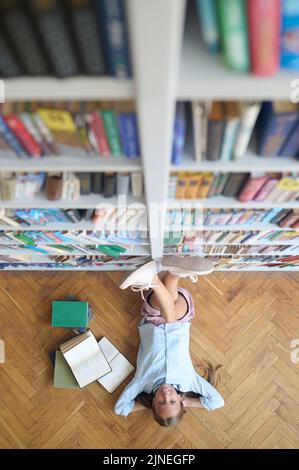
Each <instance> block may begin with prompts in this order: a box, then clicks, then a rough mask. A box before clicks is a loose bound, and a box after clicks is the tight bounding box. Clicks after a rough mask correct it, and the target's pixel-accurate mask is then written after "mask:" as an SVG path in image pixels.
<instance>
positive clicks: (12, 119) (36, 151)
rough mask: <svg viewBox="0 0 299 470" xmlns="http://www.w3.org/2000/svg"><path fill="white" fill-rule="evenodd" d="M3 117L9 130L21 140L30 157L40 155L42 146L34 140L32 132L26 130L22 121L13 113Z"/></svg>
mask: <svg viewBox="0 0 299 470" xmlns="http://www.w3.org/2000/svg"><path fill="white" fill-rule="evenodd" d="M4 119H5V121H6V124H7V125H8V126H9V127H10V129H11V131H12V132H13V133H14V134H15V135H16V137H17V138H18V140H19V141H20V142H21V144H22V145H23V147H24V148H25V150H26V152H27V153H28V154H29V155H30V156H31V157H40V156H41V155H42V148H41V146H40V145H39V144H38V142H36V140H35V139H34V137H33V136H32V134H30V132H28V130H27V129H26V126H25V125H24V123H23V121H22V120H21V119H20V118H19V117H18V116H15V115H9V116H5V117H4Z"/></svg>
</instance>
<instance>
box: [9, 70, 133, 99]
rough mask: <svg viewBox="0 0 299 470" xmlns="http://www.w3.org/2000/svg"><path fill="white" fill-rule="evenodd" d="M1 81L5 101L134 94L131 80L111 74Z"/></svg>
mask: <svg viewBox="0 0 299 470" xmlns="http://www.w3.org/2000/svg"><path fill="white" fill-rule="evenodd" d="M4 83H5V98H6V101H9V100H43V101H49V100H73V99H76V100H100V99H106V100H108V99H109V100H117V99H132V98H134V95H135V90H134V82H133V80H122V79H116V78H112V77H89V76H80V77H72V78H64V79H60V78H52V77H37V78H35V77H21V78H10V79H7V80H5V82H4Z"/></svg>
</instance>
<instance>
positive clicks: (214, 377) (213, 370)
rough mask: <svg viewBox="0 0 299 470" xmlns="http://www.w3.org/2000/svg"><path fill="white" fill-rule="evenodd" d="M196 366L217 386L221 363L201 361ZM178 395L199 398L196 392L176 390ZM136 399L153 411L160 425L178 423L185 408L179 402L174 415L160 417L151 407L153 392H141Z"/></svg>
mask: <svg viewBox="0 0 299 470" xmlns="http://www.w3.org/2000/svg"><path fill="white" fill-rule="evenodd" d="M197 368H198V370H199V373H200V375H201V376H202V377H203V378H204V379H205V380H206V381H207V382H209V383H210V384H211V385H212V386H213V387H217V386H218V385H219V384H220V383H221V372H222V370H221V369H222V365H218V366H213V364H211V362H209V361H203V362H202V363H201V364H198V365H197ZM177 393H178V394H179V395H181V397H182V399H183V398H184V397H188V398H199V397H200V395H199V394H198V393H194V392H185V393H182V392H177ZM136 399H137V400H138V401H139V402H140V403H141V404H142V405H143V406H144V407H145V408H148V409H150V410H152V411H153V415H154V418H155V420H156V421H157V423H159V424H160V426H166V427H168V426H174V425H176V424H178V423H179V422H180V421H181V419H182V417H183V415H184V414H185V413H186V410H185V409H184V407H183V403H181V408H180V411H179V413H178V414H177V415H176V416H173V417H172V418H161V416H159V415H158V414H157V413H156V411H155V409H154V407H153V399H154V394H153V393H145V392H142V393H140V394H139V395H138V396H137V397H136Z"/></svg>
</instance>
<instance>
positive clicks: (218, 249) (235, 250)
mask: <svg viewBox="0 0 299 470" xmlns="http://www.w3.org/2000/svg"><path fill="white" fill-rule="evenodd" d="M298 248H299V247H298V246H297V245H295V246H290V245H214V246H213V245H204V246H203V249H202V253H204V254H211V255H212V254H213V255H221V254H232V255H242V254H247V255H251V254H252V253H253V254H256V253H263V254H266V253H274V252H280V253H283V252H284V251H287V252H297V250H298Z"/></svg>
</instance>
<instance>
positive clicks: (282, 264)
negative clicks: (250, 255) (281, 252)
mask: <svg viewBox="0 0 299 470" xmlns="http://www.w3.org/2000/svg"><path fill="white" fill-rule="evenodd" d="M227 258H228V257H227V256H226V257H224V258H222V259H221V260H220V261H217V262H215V263H214V269H215V271H217V270H218V271H221V270H230V271H233V270H243V269H244V270H255V268H264V269H265V268H266V269H267V268H269V271H270V270H271V268H280V269H286V270H289V269H292V268H296V267H298V265H299V263H298V259H296V257H285V258H283V259H281V258H279V259H276V258H275V259H273V260H271V262H269V261H264V262H259V261H258V260H257V261H252V262H250V263H248V262H244V261H243V262H239V263H238V262H236V260H235V259H231V260H230V259H227ZM297 258H298V257H297Z"/></svg>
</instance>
